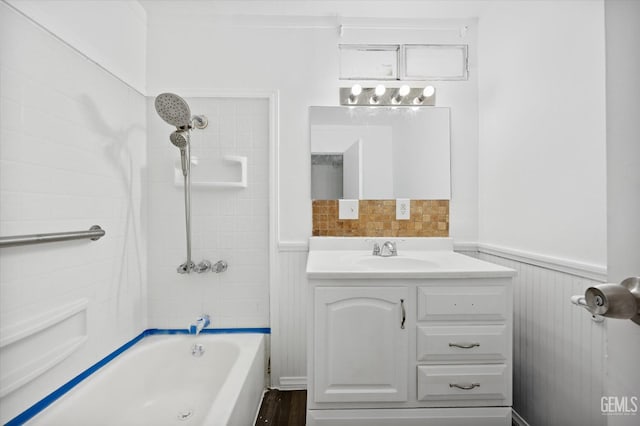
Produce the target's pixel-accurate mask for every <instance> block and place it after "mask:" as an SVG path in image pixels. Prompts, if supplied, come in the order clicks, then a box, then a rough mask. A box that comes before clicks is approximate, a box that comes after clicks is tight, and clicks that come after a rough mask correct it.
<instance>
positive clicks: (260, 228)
mask: <svg viewBox="0 0 640 426" xmlns="http://www.w3.org/2000/svg"><path fill="white" fill-rule="evenodd" d="M186 100H187V102H188V103H189V106H190V108H191V113H192V114H204V115H206V116H207V117H208V119H209V125H208V127H207V128H206V129H203V130H197V129H196V130H193V131H192V133H191V156H192V157H197V162H198V164H197V165H192V169H191V173H192V174H191V176H192V182H193V188H192V194H191V212H192V222H191V230H192V260H193V261H194V262H195V263H198V262H199V261H200V260H202V259H208V260H210V261H211V262H212V263H213V262H216V261H218V260H225V261H226V262H227V263H228V264H229V269H228V270H227V271H226V272H223V273H220V274H215V273H211V272H207V273H202V274H197V273H191V274H189V275H180V274H178V273H177V272H176V268H177V266H178V265H180V264H181V263H183V262H184V261H185V260H186V236H185V216H184V215H185V212H184V194H183V187H182V186H181V185H180V186H177V185H176V184H175V183H174V173H175V170H176V166H177V167H180V166H179V164H180V151H179V150H178V149H177V148H176V147H174V146H173V145H172V144H171V142H170V141H169V134H170V133H171V132H172V131H173V130H175V129H174V128H172V127H171V126H170V125H168V124H167V123H165V122H164V121H162V119H160V117H159V116H158V115H157V114H156V112H155V109H154V107H153V99H149V101H148V123H149V139H148V156H149V216H148V235H149V326H150V327H157V328H186V327H188V325H189V324H190V323H192V322H193V321H194V319H195V318H196V317H198V316H199V315H200V314H202V313H207V314H209V315H210V316H211V327H213V328H228V327H267V326H269V250H268V242H269V233H268V232H269V157H268V147H269V104H268V101H267V100H265V99H239V98H234V99H231V98H209V97H203V98H199V97H198V98H186ZM226 155H239V156H245V157H247V159H248V160H247V168H248V182H247V187H246V188H206V187H199V186H197V184H195V182H204V181H206V182H211V181H214V182H232V181H238V180H239V179H240V166H239V165H238V164H237V163H235V164H234V163H231V162H225V161H224V160H223V156H226ZM181 179H182V176H180V179H179V181H181Z"/></svg>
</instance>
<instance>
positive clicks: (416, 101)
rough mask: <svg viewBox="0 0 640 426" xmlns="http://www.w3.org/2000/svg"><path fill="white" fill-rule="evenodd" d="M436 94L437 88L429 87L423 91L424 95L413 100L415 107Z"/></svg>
mask: <svg viewBox="0 0 640 426" xmlns="http://www.w3.org/2000/svg"><path fill="white" fill-rule="evenodd" d="M435 93H436V88H435V87H433V86H427V87H425V88H424V90H422V94H421V95H420V96H418V97H417V98H415V99H414V100H413V103H414V104H415V105H420V104H422V103H423V102H424V100H425V99H426V98H430V97H431V96H433V95H434V94H435Z"/></svg>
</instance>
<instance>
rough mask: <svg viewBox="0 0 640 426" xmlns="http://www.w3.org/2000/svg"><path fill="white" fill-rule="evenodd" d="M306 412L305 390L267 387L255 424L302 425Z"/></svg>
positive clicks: (275, 425)
mask: <svg viewBox="0 0 640 426" xmlns="http://www.w3.org/2000/svg"><path fill="white" fill-rule="evenodd" d="M306 414H307V391H303V390H301V391H279V390H277V389H269V390H268V391H267V393H265V395H264V398H263V399H262V405H261V406H260V412H259V413H258V418H257V419H256V426H258V425H260V426H264V425H273V426H304V424H305V422H306Z"/></svg>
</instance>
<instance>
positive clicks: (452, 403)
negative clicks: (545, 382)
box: [307, 237, 515, 426]
mask: <svg viewBox="0 0 640 426" xmlns="http://www.w3.org/2000/svg"><path fill="white" fill-rule="evenodd" d="M391 240H392V241H394V242H396V243H397V255H396V256H389V257H382V256H379V255H378V256H376V255H373V254H372V253H373V247H374V243H378V244H379V245H381V244H383V243H384V242H385V241H386V239H384V238H376V239H371V238H368V239H365V238H326V237H325V238H312V239H311V241H310V250H309V258H308V261H307V275H308V278H309V289H308V291H309V293H308V311H307V312H308V314H307V331H308V333H307V336H308V341H307V349H308V351H307V359H308V361H307V372H308V373H307V374H308V386H307V425H310V426H311V425H390V424H393V425H443V424H446V425H474V426H478V425H487V426H489V425H491V426H494V425H505V426H507V425H511V403H512V402H511V401H512V384H511V376H512V373H511V372H512V355H511V353H512V349H511V348H512V287H511V283H512V277H513V275H514V274H515V271H513V270H511V269H508V268H504V267H502V266H498V265H494V264H491V263H488V262H484V261H481V260H478V259H474V258H472V257H469V256H465V255H461V254H458V253H455V252H453V248H452V241H451V239H449V238H408V239H404V240H398V239H391Z"/></svg>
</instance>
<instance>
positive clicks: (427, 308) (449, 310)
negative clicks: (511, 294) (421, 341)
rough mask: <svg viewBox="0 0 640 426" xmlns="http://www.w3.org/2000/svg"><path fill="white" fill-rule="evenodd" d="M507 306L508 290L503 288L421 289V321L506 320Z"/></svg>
mask: <svg viewBox="0 0 640 426" xmlns="http://www.w3.org/2000/svg"><path fill="white" fill-rule="evenodd" d="M507 307H508V305H507V289H506V288H505V287H504V286H482V287H481V286H449V287H444V286H433V287H418V321H425V320H447V319H464V320H470V319H480V320H500V321H504V320H505V319H506V315H507Z"/></svg>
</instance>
